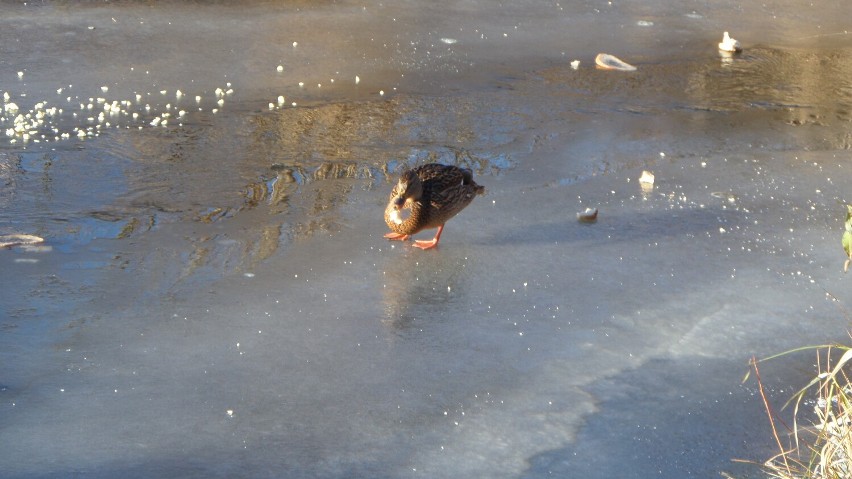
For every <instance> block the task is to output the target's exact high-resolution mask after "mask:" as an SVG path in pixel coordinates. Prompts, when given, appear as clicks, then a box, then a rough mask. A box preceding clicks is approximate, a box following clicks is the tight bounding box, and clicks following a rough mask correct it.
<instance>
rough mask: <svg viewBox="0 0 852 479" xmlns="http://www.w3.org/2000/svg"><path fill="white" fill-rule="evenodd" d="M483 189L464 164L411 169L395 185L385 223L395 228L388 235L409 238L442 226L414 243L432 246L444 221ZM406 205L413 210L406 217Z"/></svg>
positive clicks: (438, 236)
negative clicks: (401, 213)
mask: <svg viewBox="0 0 852 479" xmlns="http://www.w3.org/2000/svg"><path fill="white" fill-rule="evenodd" d="M483 193H485V187H483V186H481V185H478V184H476V182H474V181H473V175H472V173H471V172H470V170H467V169H464V168H459V167H457V166H452V165H442V164H438V163H430V164H428V165H422V166H418V167H416V168H413V169H411V170H408V171H406V172H404V173H403V174H402V176H401V177H400V179H399V182H397V184H396V185H395V186H394V188H393V191H391V195H390V200H389V201H388V206H387V208H385V223H387V225H388V227H389V228H390V229H391V231H393V233H388V234H386V235H385V238H388V239H391V240H406V239H408V237H409V236H411V235H413V234H416V233H418V232H420V231H423V230H426V229H431V228H438V232H437V233H436V234H435V238H434V239H432V240H431V241H417V242H415V244H414V246H417V247H419V248H423V249H428V248H432V247H434V246H435V245H437V244H438V240H439V239H440V237H441V232H442V231H443V227H444V223H446V222H447V220H449V219H450V218H452V217H453V216H455V215H457V214H458V213H459V212H460V211H461V210H463V209H464V208H465V207H467V205H469V204H470V202H471V201H473V198H474V196H476V195H481V194H483ZM403 209H410V210H411V214H410V215H409V216H408V218H406V219H402V217H401V215H400V212H401V210H403Z"/></svg>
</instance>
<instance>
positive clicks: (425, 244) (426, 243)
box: [411, 239, 438, 249]
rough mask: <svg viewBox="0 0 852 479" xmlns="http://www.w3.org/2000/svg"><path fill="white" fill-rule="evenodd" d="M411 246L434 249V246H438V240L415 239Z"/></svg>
mask: <svg viewBox="0 0 852 479" xmlns="http://www.w3.org/2000/svg"><path fill="white" fill-rule="evenodd" d="M411 246H414V247H415V248H420V249H432V248H434V247H436V246H438V240H435V239H431V240H415V241H414V244H413V245H411Z"/></svg>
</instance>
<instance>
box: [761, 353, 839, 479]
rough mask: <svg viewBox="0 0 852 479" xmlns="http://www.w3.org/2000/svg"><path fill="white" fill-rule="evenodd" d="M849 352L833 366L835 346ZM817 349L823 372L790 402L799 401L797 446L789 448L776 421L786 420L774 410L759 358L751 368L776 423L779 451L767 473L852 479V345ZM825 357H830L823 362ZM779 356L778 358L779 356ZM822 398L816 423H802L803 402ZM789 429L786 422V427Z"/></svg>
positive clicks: (781, 477) (794, 478) (790, 478)
mask: <svg viewBox="0 0 852 479" xmlns="http://www.w3.org/2000/svg"><path fill="white" fill-rule="evenodd" d="M836 349H841V350H843V351H844V352H843V354H842V355H841V356H840V358H839V359H838V360H837V361H836V363H835V364H834V365H833V366H832V364H831V358H832V350H836ZM816 351H817V370H818V374H817V376H816V377H815V378H814V379H813V380H811V381H810V383H808V385H807V386H805V387H804V388H802V389H801V390H799V391H798V392H797V393H796V394H795V395H794V396H793V397H792V398H791V399H790V400H789V401H788V402H787V404H785V407H786V406H787V405H789V404H790V403H793V404H794V405H795V408H794V415H793V416H794V421H795V422H794V423H793V428H792V429H789V428H788V430H790V432H791V433H792V435H793V446H792V447H790V448H785V447H784V445H783V443H782V439H781V436H780V435H779V434H778V428H777V427H776V424H778V423H780V424H784V423H783V421H781V420H780V419H779V418H778V415H777V414H776V413H775V411H774V410H773V409H772V406H771V405H770V403H769V401H768V399H767V397H766V393H765V390H764V385H763V381H762V380H761V378H760V370H759V368H758V363H759V362H760V361H757V360H756V359H754V358H752V361H751V366H752V370H753V371H754V375H755V377H756V379H757V383H758V388H759V391H760V396H761V398H762V399H763V404H764V408H765V409H766V414H767V416H768V417H769V422H770V425H771V426H772V434H773V436H774V438H775V443H776V445H777V446H778V450H779V453H778V454H777V455H776V456H774V457H772V458H770V459H769V460H767V461H766V462H765V463H764V464H763V468H764V471H765V472H766V473H767V475H768V476H769V477H771V478H777V479H850V478H852V382H850V377H849V375H848V374H847V373H846V371H847V369H848V366H850V361H852V349H850V348H848V347H842V346H834V347H820V348H816ZM823 355H824V357H825V361H823V360H822V356H823ZM776 357H777V356H776ZM814 393H815V396H816V400H815V406H814V413H815V418H814V419H813V420H812V421H811V422H812V425H811V426H807V427H801V426H800V425H799V416H800V413H801V406H802V405H805V404H808V403H809V401H810V400H811V399H810V398H811V397H812V396H813V395H814ZM785 427H786V425H785Z"/></svg>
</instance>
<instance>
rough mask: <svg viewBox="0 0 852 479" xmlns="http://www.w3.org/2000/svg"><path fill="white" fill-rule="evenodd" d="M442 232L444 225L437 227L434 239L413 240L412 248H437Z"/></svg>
mask: <svg viewBox="0 0 852 479" xmlns="http://www.w3.org/2000/svg"><path fill="white" fill-rule="evenodd" d="M442 231H444V225H441V226H439V227H438V232H437V233H435V237H434V238H432V239H431V240H428V241H427V240H415V241H414V244H413V245H412V246H414V247H416V248H420V249H430V248H434V247H435V246H438V241H440V240H441V232H442Z"/></svg>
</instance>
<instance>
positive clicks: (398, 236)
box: [385, 233, 411, 241]
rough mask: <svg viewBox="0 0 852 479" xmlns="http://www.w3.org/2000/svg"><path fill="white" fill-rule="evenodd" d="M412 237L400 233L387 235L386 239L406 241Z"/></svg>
mask: <svg viewBox="0 0 852 479" xmlns="http://www.w3.org/2000/svg"><path fill="white" fill-rule="evenodd" d="M410 237H411V236H410V235H401V234H399V233H387V234H385V238H387V239H389V240H391V241H405V240H407V239H408V238H410Z"/></svg>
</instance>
